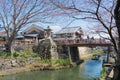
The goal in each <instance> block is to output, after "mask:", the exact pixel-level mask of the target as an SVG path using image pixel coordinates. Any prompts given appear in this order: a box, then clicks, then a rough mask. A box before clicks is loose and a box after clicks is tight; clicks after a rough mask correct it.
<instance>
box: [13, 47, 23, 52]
mask: <svg viewBox="0 0 120 80" xmlns="http://www.w3.org/2000/svg"><path fill="white" fill-rule="evenodd" d="M14 50H15V51H17V52H20V51H25V48H24V47H23V46H15V47H14Z"/></svg>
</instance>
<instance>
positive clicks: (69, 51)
mask: <svg viewBox="0 0 120 80" xmlns="http://www.w3.org/2000/svg"><path fill="white" fill-rule="evenodd" d="M68 56H69V60H70V64H72V59H71V54H70V47H69V46H68Z"/></svg>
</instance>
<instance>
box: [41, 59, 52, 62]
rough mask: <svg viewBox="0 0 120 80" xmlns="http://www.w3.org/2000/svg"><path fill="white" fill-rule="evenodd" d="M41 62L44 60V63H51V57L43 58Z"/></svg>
mask: <svg viewBox="0 0 120 80" xmlns="http://www.w3.org/2000/svg"><path fill="white" fill-rule="evenodd" d="M41 62H42V63H50V62H51V60H50V59H42V60H41Z"/></svg>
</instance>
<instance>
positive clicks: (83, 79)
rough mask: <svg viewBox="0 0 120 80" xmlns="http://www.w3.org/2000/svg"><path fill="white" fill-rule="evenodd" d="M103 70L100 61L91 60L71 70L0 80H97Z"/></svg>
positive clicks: (26, 74) (35, 73)
mask: <svg viewBox="0 0 120 80" xmlns="http://www.w3.org/2000/svg"><path fill="white" fill-rule="evenodd" d="M101 70H102V63H101V62H100V61H93V60H89V61H86V62H84V63H83V64H81V65H79V66H77V67H74V68H70V69H62V70H53V71H34V72H26V73H21V74H16V75H10V76H3V77H0V80H95V78H98V77H99V76H100V72H101Z"/></svg>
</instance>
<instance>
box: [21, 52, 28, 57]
mask: <svg viewBox="0 0 120 80" xmlns="http://www.w3.org/2000/svg"><path fill="white" fill-rule="evenodd" d="M21 57H24V58H28V57H29V55H28V53H25V52H24V53H22V55H21Z"/></svg>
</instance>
